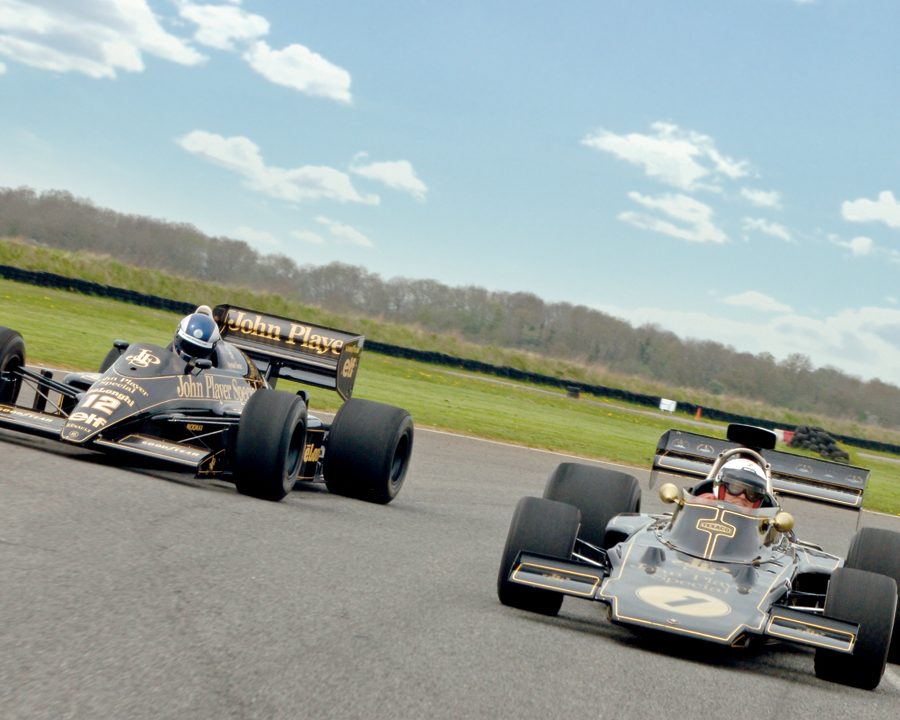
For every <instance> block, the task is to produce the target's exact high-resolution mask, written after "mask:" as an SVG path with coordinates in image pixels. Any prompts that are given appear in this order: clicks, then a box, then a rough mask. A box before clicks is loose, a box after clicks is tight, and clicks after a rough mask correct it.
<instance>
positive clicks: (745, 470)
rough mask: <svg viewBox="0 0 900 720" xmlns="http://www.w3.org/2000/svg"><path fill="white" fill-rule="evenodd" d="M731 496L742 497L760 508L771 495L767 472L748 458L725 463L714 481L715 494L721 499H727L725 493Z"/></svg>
mask: <svg viewBox="0 0 900 720" xmlns="http://www.w3.org/2000/svg"><path fill="white" fill-rule="evenodd" d="M726 490H727V491H728V494H729V495H740V494H741V493H743V495H744V497H745V498H746V499H747V501H748V502H749V503H750V504H751V506H752V507H754V508H758V507H759V506H760V505H762V502H763V500H764V499H765V497H766V496H767V495H768V493H769V480H768V478H767V477H766V472H765V470H763V469H762V468H761V467H760V466H759V464H757V463H755V462H753V461H752V460H747V459H746V458H735V459H733V460H728V461H726V462H725V463H723V465H722V467H720V468H719V472H718V473H717V474H716V477H715V479H714V480H713V494H714V495H715V496H716V497H717V498H718V499H719V500H724V499H725V491H726Z"/></svg>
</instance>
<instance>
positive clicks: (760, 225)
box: [741, 217, 793, 242]
mask: <svg viewBox="0 0 900 720" xmlns="http://www.w3.org/2000/svg"><path fill="white" fill-rule="evenodd" d="M741 227H742V229H743V231H744V236H745V237H746V236H747V235H748V234H749V233H752V232H761V233H762V234H763V235H769V236H771V237H774V238H778V239H779V240H784V241H785V242H792V241H793V238H792V237H791V233H790V231H788V229H787V228H786V227H784V225H781V224H779V223H775V222H769V221H768V220H764V219H762V218H749V217H745V218H744V220H743V222H742V225H741Z"/></svg>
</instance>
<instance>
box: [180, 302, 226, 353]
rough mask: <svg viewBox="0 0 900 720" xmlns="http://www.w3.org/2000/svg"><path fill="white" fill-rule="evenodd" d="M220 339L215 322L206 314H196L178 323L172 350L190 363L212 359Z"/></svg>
mask: <svg viewBox="0 0 900 720" xmlns="http://www.w3.org/2000/svg"><path fill="white" fill-rule="evenodd" d="M201 307H202V306H201ZM198 309H200V308H198ZM220 339H221V336H220V335H219V328H218V326H217V325H216V323H215V321H214V320H213V319H212V318H211V317H210V316H209V315H207V314H206V313H204V312H195V313H191V314H190V315H188V316H187V317H185V318H183V319H182V320H181V322H180V323H178V330H177V331H176V332H175V340H174V341H173V343H172V349H173V350H174V351H175V352H176V353H177V354H178V355H179V356H180V357H181V358H182V359H184V360H186V361H188V362H190V361H191V360H197V359H199V358H208V357H210V356H211V355H212V354H213V353H214V352H215V350H216V344H217V343H218V342H219V340H220Z"/></svg>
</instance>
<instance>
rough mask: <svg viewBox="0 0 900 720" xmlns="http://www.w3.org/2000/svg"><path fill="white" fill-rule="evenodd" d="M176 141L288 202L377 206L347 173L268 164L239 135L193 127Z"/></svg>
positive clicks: (249, 184)
mask: <svg viewBox="0 0 900 720" xmlns="http://www.w3.org/2000/svg"><path fill="white" fill-rule="evenodd" d="M176 142H177V143H178V144H179V145H180V146H181V147H182V148H184V149H185V150H187V151H188V152H189V153H192V154H194V155H198V156H199V157H202V158H203V159H205V160H207V161H209V162H211V163H214V164H215V165H219V166H220V167H224V168H226V169H228V170H231V171H232V172H236V173H238V174H239V175H241V176H243V178H244V183H245V185H246V186H247V187H249V188H250V189H251V190H254V191H256V192H260V193H263V194H264V195H269V196H270V197H274V198H278V199H279V200H287V201H290V202H301V201H303V200H335V201H337V202H342V203H344V202H353V203H362V204H365V205H378V204H379V203H380V202H381V199H380V198H379V197H378V195H360V194H359V193H358V192H357V191H356V188H354V187H353V183H352V182H351V181H350V176H349V175H347V174H346V173H343V172H341V171H340V170H335V169H334V168H331V167H326V166H323V165H304V166H302V167H297V168H280V167H275V166H267V165H266V164H265V162H264V161H263V158H262V155H261V153H260V151H259V147H258V146H257V145H256V144H255V143H254V142H253V141H251V140H250V139H249V138H246V137H242V136H240V135H238V136H234V137H229V138H226V137H222V136H221V135H217V134H215V133H210V132H206V131H204V130H193V131H191V132H189V133H188V134H187V135H184V136H183V137H180V138H178V139H177V140H176Z"/></svg>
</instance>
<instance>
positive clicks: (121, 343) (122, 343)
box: [113, 340, 131, 350]
mask: <svg viewBox="0 0 900 720" xmlns="http://www.w3.org/2000/svg"><path fill="white" fill-rule="evenodd" d="M129 345H131V343H130V342H128V341H127V340H113V347H114V348H115V349H116V350H127V349H128V346H129Z"/></svg>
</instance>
